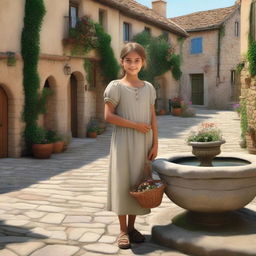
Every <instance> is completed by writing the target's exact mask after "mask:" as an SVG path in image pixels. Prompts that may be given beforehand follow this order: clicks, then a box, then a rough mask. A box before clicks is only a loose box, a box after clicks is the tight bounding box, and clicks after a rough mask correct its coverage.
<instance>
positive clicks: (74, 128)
mask: <svg viewBox="0 0 256 256" xmlns="http://www.w3.org/2000/svg"><path fill="white" fill-rule="evenodd" d="M77 87H78V86H77V79H76V77H75V75H74V74H72V75H71V77H70V103H71V104H70V108H71V109H70V113H71V133H72V137H78V125H77V124H78V118H77V116H78V113H77Z"/></svg>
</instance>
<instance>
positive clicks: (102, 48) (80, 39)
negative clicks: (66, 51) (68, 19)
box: [64, 16, 120, 83]
mask: <svg viewBox="0 0 256 256" xmlns="http://www.w3.org/2000/svg"><path fill="white" fill-rule="evenodd" d="M65 42H67V43H71V44H72V46H73V48H72V52H71V53H72V54H86V53H88V52H89V51H90V50H91V49H96V50H97V51H98V53H99V55H100V56H101V60H100V67H101V69H102V72H103V76H104V78H105V80H106V82H110V81H111V80H114V79H116V78H117V77H118V73H119V69H120V66H119V64H118V62H117V60H116V58H115V55H114V52H113V49H112V47H111V36H110V35H109V34H108V33H106V32H105V31H104V29H103V27H102V26H101V25H100V24H99V23H95V22H94V21H92V20H91V19H90V18H89V17H87V16H84V17H83V18H82V19H81V20H80V21H78V22H77V24H76V27H75V28H71V29H70V32H69V38H68V39H66V40H64V43H65ZM84 69H85V71H86V73H87V81H88V83H90V82H91V81H92V75H91V74H90V73H91V72H92V66H91V63H90V61H89V60H88V59H85V61H84Z"/></svg>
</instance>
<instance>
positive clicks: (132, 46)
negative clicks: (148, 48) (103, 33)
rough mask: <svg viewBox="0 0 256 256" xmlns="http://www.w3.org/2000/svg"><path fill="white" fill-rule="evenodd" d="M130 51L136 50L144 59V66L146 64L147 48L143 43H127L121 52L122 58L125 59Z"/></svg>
mask: <svg viewBox="0 0 256 256" xmlns="http://www.w3.org/2000/svg"><path fill="white" fill-rule="evenodd" d="M130 52H136V53H137V54H138V55H140V57H141V59H142V61H143V66H142V67H145V66H146V59H147V57H146V52H145V49H144V48H143V46H142V45H140V44H138V43H127V44H126V45H125V46H124V47H123V49H122V51H121V53H120V59H121V60H123V59H124V58H125V56H127V55H128V54H129V53H130Z"/></svg>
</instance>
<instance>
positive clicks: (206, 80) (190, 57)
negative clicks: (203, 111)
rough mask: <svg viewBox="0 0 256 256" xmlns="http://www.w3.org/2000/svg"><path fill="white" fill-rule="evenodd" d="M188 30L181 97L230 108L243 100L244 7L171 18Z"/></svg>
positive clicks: (212, 106)
mask: <svg viewBox="0 0 256 256" xmlns="http://www.w3.org/2000/svg"><path fill="white" fill-rule="evenodd" d="M171 20H172V21H174V22H175V23H177V24H178V25H180V26H181V27H183V28H184V29H186V31H187V32H188V33H189V35H190V36H189V37H188V38H187V39H186V40H185V41H184V42H183V47H182V58H183V64H182V72H183V75H182V78H181V92H180V93H181V96H183V98H184V99H187V100H189V101H191V102H192V104H193V105H198V106H205V107H208V108H213V109H227V108H229V107H230V106H231V105H232V103H233V102H237V101H238V98H239V91H240V87H239V82H238V81H239V79H238V77H237V74H236V71H235V70H236V66H237V64H238V63H239V61H240V6H239V4H235V5H234V6H231V7H227V8H220V9H214V10H209V11H202V12H196V13H192V14H189V15H185V16H179V17H176V18H171Z"/></svg>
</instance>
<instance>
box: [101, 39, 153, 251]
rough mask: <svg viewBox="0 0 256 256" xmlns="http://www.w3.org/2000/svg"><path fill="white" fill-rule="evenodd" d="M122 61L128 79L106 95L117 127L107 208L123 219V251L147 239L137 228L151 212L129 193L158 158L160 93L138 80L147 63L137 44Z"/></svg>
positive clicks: (109, 88) (129, 46)
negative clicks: (140, 218)
mask: <svg viewBox="0 0 256 256" xmlns="http://www.w3.org/2000/svg"><path fill="white" fill-rule="evenodd" d="M120 58H121V65H122V68H123V71H124V76H123V78H122V79H121V80H115V81H112V82H110V83H109V85H108V86H107V88H106V90H105V92H104V101H105V119H106V121H107V122H109V123H112V124H114V125H115V126H114V130H113V134H112V140H111V148H110V170H109V183H108V203H107V208H108V210H109V211H114V212H115V213H116V214H117V215H118V218H119V223H120V235H119V237H118V241H117V242H118V246H119V248H122V249H128V248H130V243H131V242H134V243H140V242H144V240H145V237H144V236H143V235H142V234H141V233H140V232H139V231H137V230H136V229H135V228H134V223H135V218H136V215H144V214H147V213H149V212H150V210H149V209H144V208H142V207H141V206H140V205H139V204H138V203H137V201H136V200H135V199H134V198H133V197H132V196H131V195H130V194H129V191H130V190H131V188H132V187H134V186H135V185H137V184H139V183H140V182H141V181H142V179H143V178H144V171H143V170H144V166H145V162H146V161H147V160H154V159H155V157H156V155H157V149H158V138H157V122H156V115H155V108H154V102H155V99H156V92H155V89H154V87H153V86H152V85H151V84H150V83H149V82H146V81H141V80H140V79H139V78H138V73H139V72H140V70H141V68H142V67H144V66H145V64H146V54H145V50H144V48H143V47H142V46H141V45H139V44H137V43H128V44H126V45H125V46H124V48H123V49H122V51H121V54H120Z"/></svg>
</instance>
